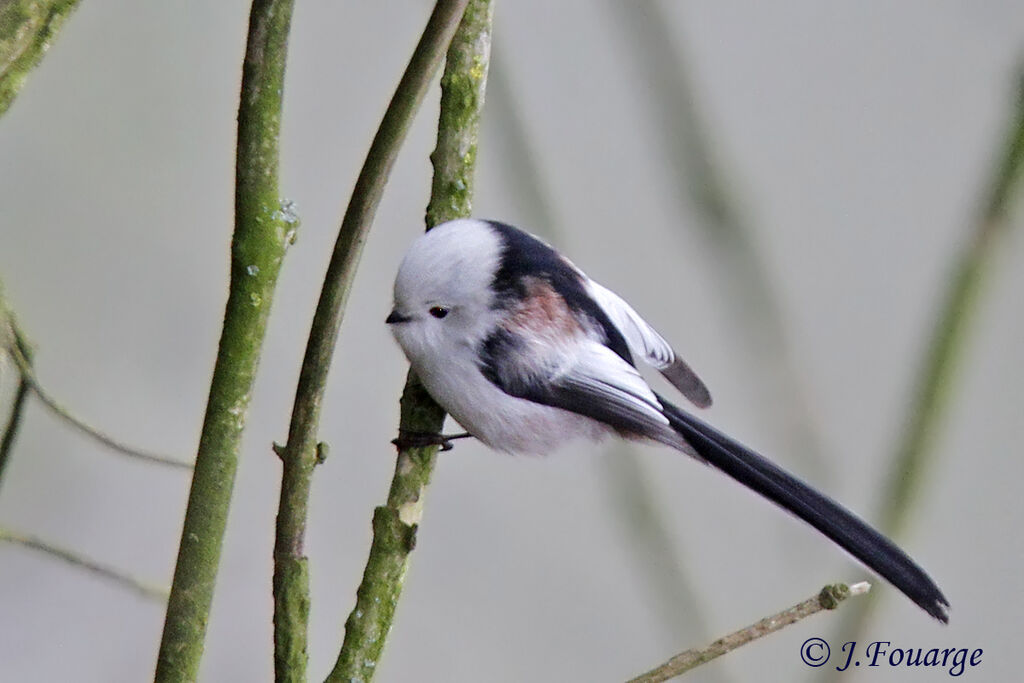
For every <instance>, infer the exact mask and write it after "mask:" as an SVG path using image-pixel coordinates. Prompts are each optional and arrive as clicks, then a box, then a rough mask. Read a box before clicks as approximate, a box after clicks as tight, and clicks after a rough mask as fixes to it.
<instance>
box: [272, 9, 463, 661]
mask: <svg viewBox="0 0 1024 683" xmlns="http://www.w3.org/2000/svg"><path fill="white" fill-rule="evenodd" d="M466 2H467V0H440V1H439V2H438V3H437V4H436V6H435V7H434V11H433V13H432V14H431V15H430V19H429V20H428V21H427V25H426V28H425V29H424V31H423V35H422V37H421V38H420V41H419V43H418V44H417V45H416V49H415V50H414V51H413V55H412V58H411V59H410V60H409V65H408V66H407V67H406V70H405V73H404V74H403V75H402V79H401V81H400V82H399V84H398V87H397V88H396V89H395V94H394V96H393V97H392V98H391V102H390V103H389V105H388V108H387V111H386V112H385V113H384V118H383V120H382V121H381V124H380V127H379V128H378V130H377V134H376V136H375V137H374V139H373V143H372V144H371V145H370V150H369V152H368V153H367V155H366V161H365V162H364V163H363V167H362V170H361V171H360V173H359V177H358V179H357V180H356V185H355V188H354V189H353V191H352V196H351V199H350V200H349V204H348V207H347V209H346V210H345V216H344V218H343V219H342V222H341V228H340V229H339V231H338V239H337V241H336V243H335V245H334V252H333V253H332V255H331V262H330V265H329V266H328V268H327V274H326V275H325V277H324V285H323V289H322V290H321V293H320V300H319V302H318V304H317V308H316V313H315V314H314V316H313V323H312V327H311V329H310V332H309V340H308V342H307V345H306V353H305V356H304V358H303V361H302V369H301V371H300V373H299V381H298V386H297V388H296V391H295V402H294V404H293V407H292V416H291V422H290V425H289V428H288V443H287V445H285V446H284V447H276V448H275V450H276V451H277V452H278V454H279V455H280V457H281V462H282V476H281V499H280V503H279V506H278V514H277V531H276V537H275V542H274V671H275V680H277V681H304V680H306V666H307V662H308V655H307V643H308V627H309V568H308V564H307V560H306V557H305V554H304V548H303V546H304V544H305V535H306V519H307V516H308V511H309V492H310V486H311V485H312V479H313V468H314V467H315V466H316V463H317V462H318V460H319V457H320V455H321V449H320V448H318V445H317V443H316V436H317V429H318V427H319V424H320V406H321V402H322V399H323V395H324V390H325V388H326V385H327V374H328V371H329V369H330V363H331V356H332V355H333V353H334V346H335V343H336V341H337V337H338V331H339V327H340V325H341V321H342V318H343V316H344V312H345V304H346V302H347V300H348V295H349V292H350V290H351V287H352V281H353V278H354V277H355V273H356V267H357V266H358V264H359V258H360V256H361V255H362V251H363V244H364V243H365V242H366V235H367V233H368V232H369V229H370V226H371V225H372V223H373V218H374V215H375V214H376V211H377V206H378V204H379V203H380V199H381V196H382V194H383V192H384V185H385V183H386V182H387V179H388V176H389V175H390V173H391V167H392V166H393V165H394V162H395V159H396V158H397V157H398V151H399V149H400V148H401V145H402V143H403V142H404V140H405V137H406V134H407V133H408V131H409V127H410V126H411V124H412V120H413V118H414V116H415V114H416V112H417V111H418V110H419V107H420V104H421V103H422V101H423V98H424V97H425V96H426V93H427V90H428V89H429V87H430V83H431V81H432V80H433V78H434V74H435V73H437V69H438V68H439V67H440V65H441V59H442V58H443V56H444V53H445V50H446V49H447V48H448V45H449V43H450V42H451V39H452V36H453V35H454V33H455V29H456V28H457V27H458V25H459V19H460V18H461V17H462V12H463V10H464V9H465V6H466Z"/></svg>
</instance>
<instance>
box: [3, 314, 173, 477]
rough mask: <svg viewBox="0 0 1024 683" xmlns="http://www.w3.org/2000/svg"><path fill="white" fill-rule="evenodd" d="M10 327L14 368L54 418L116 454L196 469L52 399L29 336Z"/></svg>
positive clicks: (10, 322)
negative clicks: (38, 370) (35, 364)
mask: <svg viewBox="0 0 1024 683" xmlns="http://www.w3.org/2000/svg"><path fill="white" fill-rule="evenodd" d="M8 325H9V326H10V330H11V342H10V344H9V345H8V347H7V352H8V354H9V355H10V357H11V359H12V360H13V361H14V365H15V366H16V367H17V368H18V372H19V374H20V375H21V382H22V384H23V385H26V386H27V387H28V388H29V389H30V390H31V391H32V393H33V394H35V396H36V398H38V399H39V400H40V401H41V402H42V403H43V405H45V406H46V407H47V408H49V409H50V411H51V412H52V413H53V414H54V415H56V416H57V417H59V418H60V419H61V420H63V421H64V422H66V423H68V424H69V425H71V426H72V427H74V428H75V429H77V430H78V431H80V432H81V433H82V434H84V435H86V436H88V437H89V438H91V439H93V440H94V441H97V442H98V443H100V444H102V445H104V446H106V447H107V448H109V449H111V450H112V451H114V452H115V453H120V454H121V455H127V456H129V457H132V458H138V459H139V460H145V461H147V462H152V463H156V464H158V465H167V466H169V467H176V468H178V469H184V470H191V469H192V465H191V463H187V462H183V461H181V460H176V459H174V458H171V457H168V456H166V455H160V454H158V453H150V452H148V451H144V450H142V449H139V448H136V447H135V446H129V445H128V444H126V443H124V442H123V441H121V440H119V439H117V438H115V437H113V436H110V435H109V434H107V433H106V432H104V431H102V430H100V429H98V428H96V427H93V426H92V425H90V424H89V423H87V422H86V421H85V420H83V419H81V418H80V417H78V416H76V415H75V414H74V413H72V412H71V411H70V410H68V409H67V408H65V407H64V406H62V405H61V404H60V402H59V401H57V399H55V398H54V397H53V396H51V395H50V393H49V392H48V391H46V389H44V388H43V385H42V384H40V382H39V379H38V378H37V377H36V374H35V370H34V369H33V367H32V355H31V353H30V350H31V347H30V346H29V344H28V342H27V340H26V339H25V335H24V334H23V333H22V332H21V330H20V329H19V328H18V326H17V324H16V323H15V321H14V317H13V316H10V317H9V318H8Z"/></svg>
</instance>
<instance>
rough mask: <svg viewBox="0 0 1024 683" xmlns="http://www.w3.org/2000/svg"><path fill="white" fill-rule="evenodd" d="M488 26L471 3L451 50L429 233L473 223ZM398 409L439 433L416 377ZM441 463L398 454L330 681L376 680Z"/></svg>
mask: <svg viewBox="0 0 1024 683" xmlns="http://www.w3.org/2000/svg"><path fill="white" fill-rule="evenodd" d="M491 19H492V7H491V3H490V2H489V0H471V1H470V2H469V3H468V5H467V6H466V10H465V14H464V15H463V18H462V22H461V24H460V25H459V28H458V31H457V32H456V34H455V37H454V39H453V40H452V44H451V47H450V48H449V50H448V56H447V61H446V63H445V72H444V76H443V77H442V79H441V87H442V90H441V114H440V120H439V124H438V136H437V148H436V149H435V150H434V153H433V154H432V155H431V157H430V158H431V161H432V162H433V164H434V182H433V186H432V190H431V198H430V204H429V206H428V207H427V213H426V222H427V227H428V228H431V227H433V226H434V225H437V224H438V223H441V222H444V221H447V220H451V219H453V218H458V217H461V216H468V215H469V213H470V210H471V202H472V197H473V173H474V170H475V163H476V145H477V136H478V132H479V121H480V112H481V110H482V108H483V102H484V89H485V87H486V84H487V66H488V63H489V57H490V32H491ZM401 404H402V410H401V418H400V427H401V428H402V429H406V430H410V431H421V432H428V433H437V432H439V431H440V430H441V427H442V426H443V424H444V411H443V410H441V408H440V407H438V405H437V404H436V403H434V401H433V400H432V399H431V398H430V396H429V395H428V394H427V392H426V391H425V390H424V389H423V386H422V385H421V384H420V383H419V381H418V380H417V379H416V377H415V376H414V375H412V374H411V373H410V375H409V377H408V379H407V380H406V385H405V390H404V391H403V394H402V399H401ZM436 457H437V447H436V446H433V447H428V448H411V449H407V450H402V451H400V452H399V453H398V458H397V461H396V464H395V474H394V478H393V479H392V481H391V489H390V491H389V493H388V499H387V503H386V504H385V505H384V506H383V507H379V508H377V510H376V511H375V513H374V524H373V527H374V536H373V543H372V545H371V548H370V555H369V558H368V560H367V564H366V569H365V571H364V573H363V581H362V583H361V584H360V586H359V590H358V591H357V593H356V606H355V609H353V610H352V613H351V614H350V615H349V618H348V620H347V621H346V622H345V640H344V642H343V644H342V648H341V653H340V654H339V656H338V661H337V662H336V664H335V666H334V670H333V671H332V672H331V674H330V676H329V677H328V679H327V680H328V681H332V682H336V683H340V682H342V681H352V680H359V681H364V682H367V681H370V680H371V679H372V678H373V675H374V673H375V671H376V668H377V664H378V662H379V661H380V657H381V653H382V652H383V649H384V644H385V641H386V638H387V635H388V632H389V631H390V630H391V624H392V622H393V619H394V613H395V606H396V604H397V602H398V599H399V597H400V596H401V593H402V586H403V582H404V579H405V574H406V571H407V570H408V567H409V556H410V553H411V551H412V549H413V547H414V546H415V540H416V534H417V530H418V528H419V523H420V519H421V517H422V512H423V501H424V495H425V493H426V487H427V485H428V484H429V483H430V478H431V474H432V473H433V470H434V465H435V463H436Z"/></svg>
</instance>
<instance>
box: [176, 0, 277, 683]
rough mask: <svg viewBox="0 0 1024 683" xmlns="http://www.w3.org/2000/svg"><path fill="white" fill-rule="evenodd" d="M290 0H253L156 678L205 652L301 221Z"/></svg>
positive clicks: (181, 672) (183, 671)
mask: <svg viewBox="0 0 1024 683" xmlns="http://www.w3.org/2000/svg"><path fill="white" fill-rule="evenodd" d="M291 14H292V0H254V2H253V3H252V9H251V13H250V17H249V34H248V42H247V44H246V50H245V60H244V63H243V67H242V87H241V97H240V103H239V108H238V148H237V151H236V159H235V229H234V234H233V236H232V241H231V279H230V285H229V290H228V301H227V306H226V308H225V313H224V325H223V329H222V331H221V338H220V344H219V347H218V350H217V360H216V363H215V365H214V370H213V378H212V380H211V383H210V396H209V400H208V403H207V406H206V415H205V417H204V420H203V428H202V432H201V435H200V439H199V449H198V453H197V456H196V463H195V472H194V474H193V477H192V489H191V491H190V493H189V500H188V509H187V511H186V513H185V524H184V528H183V530H182V537H181V545H180V547H179V550H178V561H177V564H176V565H175V570H174V582H173V584H172V585H171V595H170V599H169V601H168V605H167V617H166V621H165V622H164V632H163V639H162V641H161V643H160V652H159V655H158V659H157V667H156V680H157V681H194V680H196V677H197V675H198V673H199V662H200V659H201V658H202V654H203V643H204V640H205V636H206V625H207V621H208V619H209V613H210V603H211V601H212V599H213V589H214V584H215V582H216V578H217V568H218V566H219V564H220V553H221V546H222V543H223V538H224V528H225V525H226V523H227V516H228V508H229V506H230V503H231V493H232V489H233V487H234V482H235V471H236V470H237V468H238V454H239V449H240V446H241V441H242V431H243V429H244V427H245V418H246V412H247V410H248V406H249V396H250V392H251V391H252V386H253V382H254V380H255V378H256V370H257V367H258V365H259V359H260V352H261V350H262V347H263V339H264V335H265V332H266V328H267V318H268V317H269V315H270V305H271V301H272V299H273V295H274V288H275V286H276V284H277V276H278V272H279V271H280V268H281V261H282V260H283V258H284V253H285V249H286V248H287V246H288V244H289V243H290V241H291V240H292V239H293V237H294V231H295V227H296V219H295V217H294V215H293V214H292V213H291V211H290V205H288V204H285V203H282V202H281V199H280V195H279V193H278V156H279V140H278V138H279V135H280V127H281V108H282V99H283V91H284V71H285V60H286V56H287V46H288V30H289V26H290V23H291Z"/></svg>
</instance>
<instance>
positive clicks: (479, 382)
mask: <svg viewBox="0 0 1024 683" xmlns="http://www.w3.org/2000/svg"><path fill="white" fill-rule="evenodd" d="M415 370H416V373H417V375H419V377H420V380H421V381H422V382H423V386H425V387H426V389H427V391H428V392H430V395H431V396H433V397H434V400H436V401H437V402H438V403H439V404H440V405H441V406H442V407H443V408H444V409H445V410H447V411H448V413H449V414H451V416H452V417H453V418H455V420H457V421H458V423H459V424H461V425H462V426H463V427H464V428H465V429H466V431H468V432H469V433H470V434H472V435H473V436H475V437H476V438H478V439H480V441H482V442H484V443H485V444H487V445H488V446H490V447H491V448H494V449H496V450H502V451H506V452H510V453H524V454H534V455H542V454H545V453H549V452H551V451H553V450H555V449H557V448H558V447H559V446H562V445H563V444H564V443H565V442H567V441H569V440H571V439H574V438H579V437H583V438H586V439H592V440H596V439H600V438H602V437H604V436H606V435H608V434H610V433H611V432H612V429H611V428H610V427H608V426H607V425H604V424H602V423H600V422H597V421H596V420H592V419H590V418H588V417H584V416H582V415H577V414H575V413H570V412H568V411H565V410H562V409H560V408H552V407H550V406H545V405H541V404H539V403H534V402H533V401H528V400H526V399H521V398H516V397H514V396H510V395H509V394H506V393H505V392H504V391H502V390H501V389H500V388H498V387H497V386H496V385H495V384H494V383H492V382H491V381H490V380H488V379H487V378H486V377H484V376H483V374H482V373H481V372H480V370H479V369H478V368H477V367H476V365H475V364H473V363H470V362H455V361H452V362H449V363H445V364H444V367H429V364H428V367H421V366H417V367H415Z"/></svg>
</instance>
